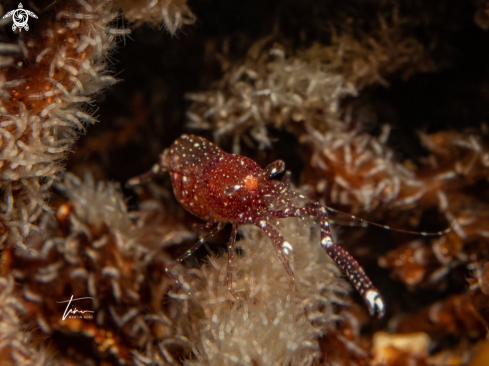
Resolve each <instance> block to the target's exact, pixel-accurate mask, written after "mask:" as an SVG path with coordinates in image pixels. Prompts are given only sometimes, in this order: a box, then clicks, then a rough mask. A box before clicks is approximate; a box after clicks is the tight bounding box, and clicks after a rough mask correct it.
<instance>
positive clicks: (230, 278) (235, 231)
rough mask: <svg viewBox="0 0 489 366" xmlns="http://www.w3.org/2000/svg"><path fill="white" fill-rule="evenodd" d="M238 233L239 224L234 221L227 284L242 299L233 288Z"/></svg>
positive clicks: (229, 247)
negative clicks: (235, 246) (235, 245)
mask: <svg viewBox="0 0 489 366" xmlns="http://www.w3.org/2000/svg"><path fill="white" fill-rule="evenodd" d="M237 234H238V224H236V223H234V222H233V231H232V232H231V237H230V238H229V243H228V272H227V286H228V291H229V292H230V293H231V295H233V296H234V298H235V299H236V300H240V299H241V298H240V297H239V295H238V293H237V292H236V291H234V290H233V256H234V244H235V243H236V235H237Z"/></svg>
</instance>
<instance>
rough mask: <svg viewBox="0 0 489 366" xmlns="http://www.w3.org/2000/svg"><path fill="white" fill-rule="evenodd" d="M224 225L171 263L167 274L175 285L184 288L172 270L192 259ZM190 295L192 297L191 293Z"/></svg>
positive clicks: (216, 228)
mask: <svg viewBox="0 0 489 366" xmlns="http://www.w3.org/2000/svg"><path fill="white" fill-rule="evenodd" d="M224 225H225V223H223V222H220V223H219V224H217V226H216V227H215V228H214V229H212V231H211V232H210V233H209V234H207V235H206V236H203V237H202V238H200V239H199V241H198V242H197V243H195V244H194V245H192V247H191V248H190V249H188V250H187V251H186V252H185V253H183V254H182V255H181V256H179V257H178V258H177V259H175V260H174V261H173V262H171V263H170V265H169V266H168V267H166V268H165V273H166V274H167V275H168V276H169V277H171V278H172V279H173V280H175V283H176V284H177V285H179V286H182V284H181V283H180V281H179V280H178V278H177V277H176V276H174V275H173V274H172V273H171V270H172V269H173V268H174V267H175V266H176V265H177V264H178V263H181V262H182V261H184V260H185V259H187V258H188V257H190V256H191V255H192V254H193V253H194V252H195V251H196V250H197V249H199V248H200V247H201V245H202V244H204V243H205V242H206V241H208V240H210V239H211V238H212V237H213V236H214V235H216V234H217V233H218V232H219V231H221V230H222V228H223V227H224ZM189 295H190V293H189Z"/></svg>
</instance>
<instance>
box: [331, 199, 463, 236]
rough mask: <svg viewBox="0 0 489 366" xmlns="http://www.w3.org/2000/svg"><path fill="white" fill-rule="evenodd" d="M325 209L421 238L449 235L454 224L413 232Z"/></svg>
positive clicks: (332, 209)
mask: <svg viewBox="0 0 489 366" xmlns="http://www.w3.org/2000/svg"><path fill="white" fill-rule="evenodd" d="M326 209H327V210H328V211H331V212H335V213H339V214H342V215H346V216H349V217H351V218H352V219H355V220H358V221H361V222H364V223H366V224H368V225H372V226H377V227H381V228H384V229H387V230H392V231H397V232H400V233H405V234H413V235H421V236H442V235H445V234H448V233H450V232H451V231H452V228H453V224H454V223H455V220H454V221H452V222H451V224H450V226H448V227H447V228H446V229H445V230H440V231H413V230H404V229H397V228H393V227H390V226H389V225H382V224H378V223H376V222H372V221H368V220H365V219H361V218H359V217H357V216H355V215H351V214H349V213H347V212H343V211H340V210H337V209H335V208H331V207H327V206H326Z"/></svg>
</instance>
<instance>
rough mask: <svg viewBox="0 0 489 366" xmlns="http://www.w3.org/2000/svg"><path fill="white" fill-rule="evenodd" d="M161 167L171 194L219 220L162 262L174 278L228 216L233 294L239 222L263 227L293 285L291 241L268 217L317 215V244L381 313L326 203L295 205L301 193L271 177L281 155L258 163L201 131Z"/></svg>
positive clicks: (178, 145)
mask: <svg viewBox="0 0 489 366" xmlns="http://www.w3.org/2000/svg"><path fill="white" fill-rule="evenodd" d="M159 168H161V169H163V170H168V171H169V173H170V175H171V179H172V183H173V190H174V192H175V196H176V198H177V199H178V201H179V202H180V203H181V204H182V205H183V206H184V207H185V208H186V209H187V210H188V211H190V212H191V213H193V214H194V215H196V216H198V217H200V218H202V219H204V220H206V221H208V222H213V223H216V224H217V225H216V227H215V228H214V229H213V230H212V231H211V232H210V233H209V234H208V235H207V236H206V237H204V238H201V239H200V240H199V241H198V242H197V243H196V244H195V245H194V246H193V247H192V248H190V249H189V250H187V251H186V252H185V253H184V254H183V255H181V256H180V257H179V258H177V259H176V260H175V261H174V262H173V263H171V264H170V265H169V266H168V267H167V268H166V273H167V274H168V275H169V276H171V277H172V278H173V279H174V280H175V281H176V282H177V283H179V281H178V280H177V279H176V277H175V276H173V275H172V274H171V270H172V268H173V267H175V266H176V265H177V264H178V263H179V262H181V261H183V260H185V259H186V258H188V257H189V256H190V255H192V253H193V252H194V251H195V250H197V249H198V248H199V247H200V246H201V245H202V244H203V243H204V242H205V241H206V240H209V239H210V238H211V237H212V236H213V235H215V234H216V233H217V232H218V231H219V230H221V229H222V228H223V227H224V225H225V224H226V223H228V222H230V223H231V224H232V227H233V229H232V234H231V238H230V239H229V244H228V268H227V286H228V290H229V291H230V292H231V294H232V295H233V296H234V297H235V298H236V299H239V298H240V296H239V294H238V293H237V292H236V291H234V290H233V287H232V283H233V282H232V281H233V280H232V277H233V254H234V244H235V240H236V234H237V228H238V224H253V225H255V226H257V227H259V228H260V229H262V230H263V231H264V233H265V234H266V235H267V236H268V237H269V238H270V241H271V243H272V245H273V247H274V249H275V251H276V253H277V255H278V257H279V258H280V260H281V261H282V263H283V265H284V267H285V270H286V271H287V273H288V274H289V275H290V277H291V280H292V285H293V281H294V272H293V271H292V268H291V267H290V265H289V261H288V255H289V253H290V251H291V250H292V247H291V246H290V244H289V243H288V242H287V241H286V240H285V239H284V238H283V237H282V235H281V234H280V233H279V232H278V231H277V230H276V228H275V226H274V225H273V224H271V223H273V222H275V221H276V219H281V218H286V217H299V218H304V217H308V216H315V217H317V218H318V220H319V226H320V231H321V246H322V247H323V248H324V250H325V251H326V253H327V254H328V255H329V256H330V257H331V258H332V259H333V260H334V261H335V262H336V264H337V265H338V266H339V267H340V268H341V270H342V271H343V272H344V273H345V274H346V276H347V277H348V279H349V280H350V282H351V283H352V285H353V286H354V287H355V289H356V290H357V291H358V292H359V293H360V294H361V295H362V297H363V298H364V300H365V302H366V304H367V306H368V308H369V311H370V313H371V314H375V313H377V314H378V316H379V317H382V316H383V315H384V312H385V306H384V302H383V300H382V297H381V296H380V293H379V291H378V290H377V289H376V288H375V287H374V285H373V284H372V282H371V281H370V279H369V278H368V276H367V275H366V274H365V271H364V270H363V268H362V267H361V266H360V265H359V264H358V262H357V261H356V260H355V258H353V257H352V256H351V255H350V254H349V253H348V252H347V251H346V250H345V249H343V248H342V247H341V246H339V245H338V244H336V243H335V242H334V240H333V238H332V236H331V232H330V229H329V220H328V213H327V208H326V207H324V206H322V205H320V204H319V203H309V205H307V206H305V207H302V206H301V205H298V204H297V202H299V201H301V200H304V199H305V197H304V196H302V195H300V194H298V193H296V192H294V191H293V190H292V189H291V188H290V185H289V183H288V181H287V180H286V179H285V180H283V181H278V180H272V179H271V178H273V177H274V176H275V175H277V174H279V173H281V172H283V171H284V169H285V164H284V162H283V161H281V160H277V161H275V162H273V163H271V164H270V165H268V166H267V167H266V168H265V169H262V168H261V167H260V166H259V165H258V164H257V163H256V162H255V161H253V160H252V159H250V158H247V157H245V156H240V155H234V154H229V153H226V152H225V151H223V150H222V149H220V148H219V147H217V146H215V145H214V144H212V143H211V142H209V141H207V140H206V139H204V138H202V137H198V136H193V135H183V136H181V137H180V138H179V139H177V140H176V141H175V142H174V143H173V145H172V146H171V147H170V148H168V149H166V150H165V151H164V153H163V154H162V156H161V161H160V164H159Z"/></svg>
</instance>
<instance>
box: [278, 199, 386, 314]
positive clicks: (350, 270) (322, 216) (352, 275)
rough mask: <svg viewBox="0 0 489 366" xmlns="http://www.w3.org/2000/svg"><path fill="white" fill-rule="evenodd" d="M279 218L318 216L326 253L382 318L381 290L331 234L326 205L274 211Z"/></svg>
mask: <svg viewBox="0 0 489 366" xmlns="http://www.w3.org/2000/svg"><path fill="white" fill-rule="evenodd" d="M274 215H275V216H276V217H277V218H285V217H301V218H302V217H306V216H316V217H318V219H319V225H320V230H321V246H322V247H323V248H324V250H326V253H327V254H328V255H329V256H330V257H331V258H332V259H333V260H334V261H335V263H336V264H337V265H338V267H340V269H341V270H342V271H343V273H345V274H346V275H347V276H348V279H349V280H350V282H351V284H352V285H353V287H355V289H356V290H357V291H358V292H359V293H360V295H362V297H363V299H364V300H365V302H366V303H367V306H368V309H369V312H370V314H371V315H374V314H375V313H377V314H378V317H379V318H381V317H383V316H384V314H385V305H384V301H383V300H382V297H381V296H380V293H379V291H378V290H377V289H376V288H375V286H374V285H373V284H372V281H371V280H370V278H368V276H367V274H366V273H365V271H364V270H363V268H362V267H361V266H360V264H359V263H358V262H357V260H356V259H355V258H353V257H352V256H351V255H350V253H348V252H347V251H346V250H345V249H343V247H341V246H340V245H338V244H336V243H335V242H334V241H333V237H332V236H331V231H330V229H329V220H328V212H327V210H326V208H325V207H324V206H321V205H319V204H316V205H315V206H312V207H302V208H297V207H290V208H287V209H285V210H282V211H277V212H275V213H274Z"/></svg>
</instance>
